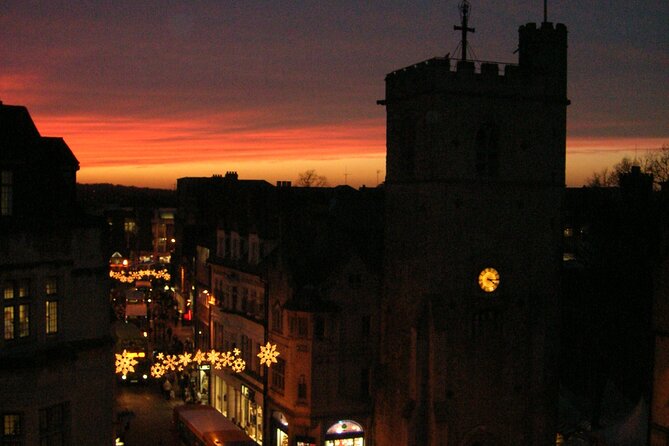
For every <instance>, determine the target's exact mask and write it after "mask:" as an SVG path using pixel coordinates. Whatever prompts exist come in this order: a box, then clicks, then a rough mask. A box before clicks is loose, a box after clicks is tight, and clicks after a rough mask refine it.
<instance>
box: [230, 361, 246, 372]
mask: <svg viewBox="0 0 669 446" xmlns="http://www.w3.org/2000/svg"><path fill="white" fill-rule="evenodd" d="M245 368H246V361H244V360H243V359H242V358H240V357H237V358H235V360H234V362H233V363H232V370H234V371H235V372H237V373H241V372H243V371H244V369H245Z"/></svg>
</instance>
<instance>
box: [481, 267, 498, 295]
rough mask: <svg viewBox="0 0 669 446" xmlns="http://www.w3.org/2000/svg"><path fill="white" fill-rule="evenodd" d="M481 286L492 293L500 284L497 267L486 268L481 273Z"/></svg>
mask: <svg viewBox="0 0 669 446" xmlns="http://www.w3.org/2000/svg"><path fill="white" fill-rule="evenodd" d="M479 286H480V287H481V289H482V290H483V291H485V292H486V293H492V292H493V291H495V290H496V289H497V287H498V286H499V273H498V272H497V270H496V269H495V268H485V269H484V270H483V271H481V273H480V274H479Z"/></svg>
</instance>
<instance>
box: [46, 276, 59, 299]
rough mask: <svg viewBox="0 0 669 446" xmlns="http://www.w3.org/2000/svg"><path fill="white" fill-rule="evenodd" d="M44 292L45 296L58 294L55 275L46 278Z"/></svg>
mask: <svg viewBox="0 0 669 446" xmlns="http://www.w3.org/2000/svg"><path fill="white" fill-rule="evenodd" d="M45 289H46V294H47V296H53V295H54V294H58V281H57V280H56V278H55V277H49V278H48V279H46V287H45Z"/></svg>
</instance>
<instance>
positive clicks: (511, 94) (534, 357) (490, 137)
mask: <svg viewBox="0 0 669 446" xmlns="http://www.w3.org/2000/svg"><path fill="white" fill-rule="evenodd" d="M466 3H467V2H466V0H465V1H464V2H463V4H466ZM462 27H463V28H467V23H466V21H465V20H463V23H462ZM457 29H460V30H461V29H462V28H461V27H458V28H457ZM468 30H469V31H473V29H468ZM463 39H465V42H463V46H464V44H466V32H465V31H463ZM518 53H519V60H518V64H513V65H505V66H503V67H502V66H501V65H499V64H496V63H479V62H475V61H471V60H467V58H466V53H465V51H463V57H462V58H461V59H459V60H455V59H449V58H434V59H430V60H427V61H424V62H421V63H418V64H416V65H413V66H409V67H406V68H403V69H400V70H397V71H394V72H392V73H390V74H388V75H387V76H386V97H385V99H384V100H382V101H379V103H380V104H382V105H385V107H386V111H387V178H386V194H387V195H386V197H387V198H386V200H387V201H386V213H387V214H386V233H385V246H386V248H385V249H386V251H385V265H384V269H385V279H384V297H383V301H382V307H381V313H382V315H381V330H382V335H381V336H382V339H381V358H380V366H379V369H378V373H377V375H376V379H375V384H376V389H375V403H376V404H375V426H374V437H375V444H377V445H380V446H381V445H391V444H393V445H410V446H419V445H420V446H424V445H428V446H433V445H439V446H445V445H448V446H517V445H524V446H540V445H541V446H544V445H548V444H554V443H555V432H556V426H555V419H556V413H557V396H558V393H557V390H558V384H557V376H556V359H557V351H556V350H557V337H558V333H557V328H556V324H557V319H558V305H557V303H558V302H557V300H558V296H559V291H560V265H561V261H562V251H561V240H562V229H561V206H562V194H563V190H564V186H565V184H564V181H565V177H564V171H565V137H566V108H567V105H568V104H569V101H568V99H567V96H566V95H567V91H566V85H567V83H566V79H567V29H566V27H565V26H564V25H562V24H557V25H556V26H553V24H552V23H549V22H546V21H544V23H542V24H541V25H540V26H537V25H536V24H534V23H529V24H527V25H524V26H521V27H520V30H519V48H518Z"/></svg>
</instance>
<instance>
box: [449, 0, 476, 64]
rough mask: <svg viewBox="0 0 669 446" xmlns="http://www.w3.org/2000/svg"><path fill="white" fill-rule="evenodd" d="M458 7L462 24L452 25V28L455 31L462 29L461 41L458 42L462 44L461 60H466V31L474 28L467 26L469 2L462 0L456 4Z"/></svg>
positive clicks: (473, 30)
mask: <svg viewBox="0 0 669 446" xmlns="http://www.w3.org/2000/svg"><path fill="white" fill-rule="evenodd" d="M458 9H460V20H461V23H462V25H461V26H457V25H456V26H453V29H454V30H456V31H462V42H460V44H461V45H462V60H467V33H468V32H472V33H473V32H476V29H475V28H469V27H467V23H468V22H469V9H470V6H469V2H468V1H467V0H463V1H462V2H461V3H460V4H459V5H458Z"/></svg>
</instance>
